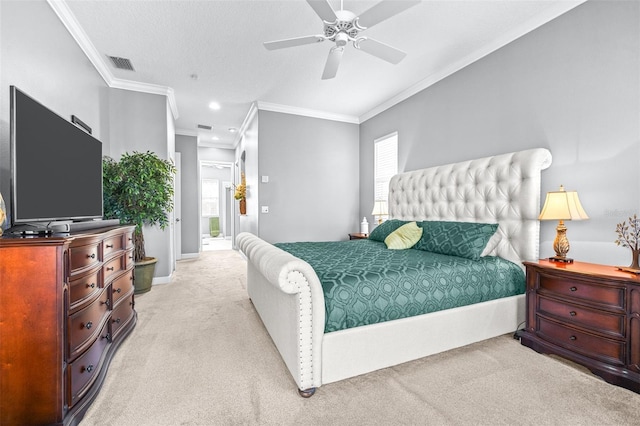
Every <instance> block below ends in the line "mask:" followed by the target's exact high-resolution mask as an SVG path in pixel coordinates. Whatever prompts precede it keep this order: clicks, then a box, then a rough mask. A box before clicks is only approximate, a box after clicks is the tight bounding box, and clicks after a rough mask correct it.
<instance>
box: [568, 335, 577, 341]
mask: <svg viewBox="0 0 640 426" xmlns="http://www.w3.org/2000/svg"><path fill="white" fill-rule="evenodd" d="M577 339H578V338H577V337H576V336H569V340H577Z"/></svg>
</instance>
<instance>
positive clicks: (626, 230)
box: [615, 214, 640, 274]
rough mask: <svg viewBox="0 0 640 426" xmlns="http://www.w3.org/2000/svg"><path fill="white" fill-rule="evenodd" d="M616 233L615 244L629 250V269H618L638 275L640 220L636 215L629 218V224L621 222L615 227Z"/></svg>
mask: <svg viewBox="0 0 640 426" xmlns="http://www.w3.org/2000/svg"><path fill="white" fill-rule="evenodd" d="M616 233H617V234H618V239H617V240H616V241H615V243H616V244H617V245H619V246H622V247H628V248H630V249H631V265H629V267H622V266H619V267H618V269H620V270H623V271H628V272H634V273H636V274H640V265H639V264H638V255H639V254H640V219H639V218H638V215H635V214H634V215H633V217H629V223H627V222H626V221H624V220H623V221H622V223H618V224H617V225H616Z"/></svg>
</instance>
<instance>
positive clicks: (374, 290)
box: [275, 240, 525, 333]
mask: <svg viewBox="0 0 640 426" xmlns="http://www.w3.org/2000/svg"><path fill="white" fill-rule="evenodd" d="M275 245H276V246H277V247H280V248H281V249H283V250H285V251H287V252H289V253H291V254H293V255H294V256H296V257H298V258H300V259H303V260H305V261H306V262H308V263H309V264H310V265H311V266H312V267H313V269H314V270H315V271H316V274H317V275H318V277H319V278H320V282H321V283H322V289H323V291H324V297H325V310H326V323H325V333H329V332H332V331H337V330H343V329H347V328H351V327H358V326H361V325H367V324H375V323H379V322H383V321H389V320H394V319H398V318H405V317H410V316H414V315H420V314H423V313H428V312H435V311H440V310H444V309H449V308H455V307H458V306H465V305H471V304H473V303H478V302H485V301H487V300H493V299H498V298H501V297H507V296H513V295H517V294H522V293H524V291H525V278H524V272H523V271H522V269H521V268H520V267H518V266H517V265H516V264H514V263H512V262H509V261H507V260H504V259H502V258H499V257H493V256H487V257H483V258H481V259H480V260H470V259H464V258H461V257H455V256H447V255H443V254H437V253H430V252H426V251H422V250H416V249H408V250H388V249H387V248H386V246H385V245H384V243H382V242H378V241H371V240H356V241H337V242H302V243H279V244H275Z"/></svg>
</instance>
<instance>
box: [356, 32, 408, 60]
mask: <svg viewBox="0 0 640 426" xmlns="http://www.w3.org/2000/svg"><path fill="white" fill-rule="evenodd" d="M355 46H356V47H357V48H358V49H360V50H363V51H365V52H367V53H368V54H370V55H373V56H377V57H378V58H380V59H382V60H385V61H387V62H391V63H392V64H397V63H398V62H400V61H401V60H402V59H404V57H405V56H407V54H406V53H404V52H403V51H402V50H398V49H396V48H395V47H391V46H389V45H388V44H384V43H381V42H379V41H378V40H374V39H372V38H368V37H362V38H359V39H358V40H357V42H356V43H355Z"/></svg>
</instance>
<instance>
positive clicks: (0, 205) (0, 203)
mask: <svg viewBox="0 0 640 426" xmlns="http://www.w3.org/2000/svg"><path fill="white" fill-rule="evenodd" d="M6 220H7V213H6V207H5V205H4V199H3V198H2V194H0V235H2V231H3V230H4V223H5V221H6Z"/></svg>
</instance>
